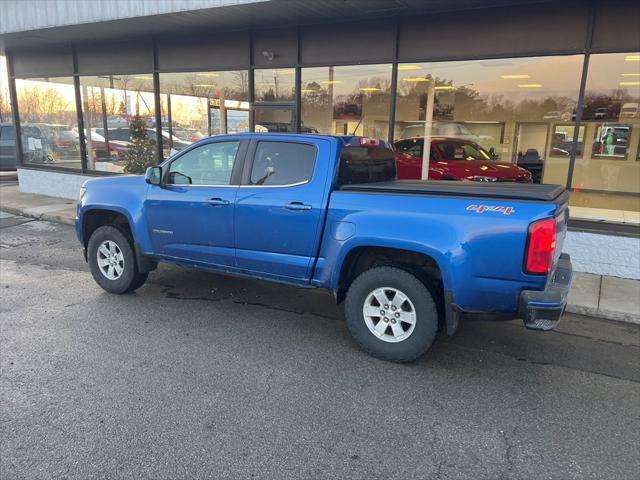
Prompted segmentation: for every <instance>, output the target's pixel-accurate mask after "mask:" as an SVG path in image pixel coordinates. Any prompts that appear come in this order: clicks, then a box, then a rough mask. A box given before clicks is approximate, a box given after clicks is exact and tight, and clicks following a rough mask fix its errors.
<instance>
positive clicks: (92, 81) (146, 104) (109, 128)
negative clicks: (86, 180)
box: [80, 73, 156, 173]
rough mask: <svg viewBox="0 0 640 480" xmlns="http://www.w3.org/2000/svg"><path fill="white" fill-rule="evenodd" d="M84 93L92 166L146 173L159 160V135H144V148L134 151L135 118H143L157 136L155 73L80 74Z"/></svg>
mask: <svg viewBox="0 0 640 480" xmlns="http://www.w3.org/2000/svg"><path fill="white" fill-rule="evenodd" d="M80 95H81V97H82V118H83V120H84V129H85V138H86V146H87V168H88V169H89V170H97V171H104V172H113V173H122V172H125V171H127V172H128V173H144V170H145V168H146V167H145V165H147V164H152V163H155V162H156V150H155V146H154V143H155V138H154V139H153V141H150V140H149V137H148V136H147V137H146V138H141V139H140V140H139V142H141V143H139V146H140V147H141V148H139V149H136V152H137V153H136V154H135V155H134V154H133V151H131V152H130V147H131V132H130V127H131V122H132V120H134V119H136V118H139V120H140V121H141V122H142V123H144V124H145V125H146V126H147V128H148V129H150V130H151V131H152V132H154V135H153V136H155V122H156V120H155V101H154V95H153V75H152V74H150V73H140V74H135V75H120V74H113V75H101V76H94V77H80ZM89 133H90V134H89Z"/></svg>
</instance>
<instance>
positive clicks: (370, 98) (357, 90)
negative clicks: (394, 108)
mask: <svg viewBox="0 0 640 480" xmlns="http://www.w3.org/2000/svg"><path fill="white" fill-rule="evenodd" d="M390 86H391V65H353V66H343V67H314V68H303V69H302V89H301V91H300V93H301V97H302V125H301V131H302V132H306V133H329V134H335V135H349V134H354V135H362V136H365V137H373V138H384V139H386V138H387V135H388V127H389V104H390V93H389V92H390Z"/></svg>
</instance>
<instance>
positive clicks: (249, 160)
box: [240, 138, 318, 188]
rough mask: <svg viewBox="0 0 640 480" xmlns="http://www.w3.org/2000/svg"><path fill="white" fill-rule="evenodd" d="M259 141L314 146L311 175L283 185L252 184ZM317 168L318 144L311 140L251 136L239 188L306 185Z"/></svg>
mask: <svg viewBox="0 0 640 480" xmlns="http://www.w3.org/2000/svg"><path fill="white" fill-rule="evenodd" d="M260 142H272V143H298V144H301V145H310V146H312V147H313V148H314V150H315V153H316V156H315V158H314V161H313V171H312V173H311V177H310V178H308V179H307V180H304V181H302V182H295V183H289V184H284V185H254V184H252V183H251V171H252V169H253V162H254V161H255V157H256V152H257V150H258V143H260ZM317 168H318V146H317V145H316V144H315V143H313V142H303V141H300V140H284V139H283V140H281V139H272V138H269V139H267V138H265V139H262V138H252V139H251V144H250V146H249V147H248V151H247V153H246V156H245V161H244V168H243V170H242V181H241V183H240V188H247V187H251V188H290V187H299V186H300V185H306V184H307V183H310V182H311V180H313V177H314V176H315V174H316V169H317Z"/></svg>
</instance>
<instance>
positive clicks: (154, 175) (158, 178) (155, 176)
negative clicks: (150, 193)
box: [144, 167, 162, 185]
mask: <svg viewBox="0 0 640 480" xmlns="http://www.w3.org/2000/svg"><path fill="white" fill-rule="evenodd" d="M144 181H145V182H147V183H148V184H149V185H160V183H161V182H162V167H149V168H147V171H146V172H145V174H144Z"/></svg>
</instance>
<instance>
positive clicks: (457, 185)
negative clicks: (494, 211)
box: [340, 180, 569, 205]
mask: <svg viewBox="0 0 640 480" xmlns="http://www.w3.org/2000/svg"><path fill="white" fill-rule="evenodd" d="M340 190H341V191H347V192H350V191H353V192H372V193H398V194H412V195H436V196H455V197H474V198H477V197H486V198H505V199H512V200H528V201H538V202H555V203H556V204H558V205H562V204H564V203H566V202H567V200H568V195H569V194H568V192H567V191H566V190H565V188H564V187H562V186H560V185H537V184H522V183H502V182H495V183H483V182H455V181H429V180H396V181H392V182H375V183H359V184H353V185H344V186H342V187H340ZM565 197H566V198H565Z"/></svg>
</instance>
